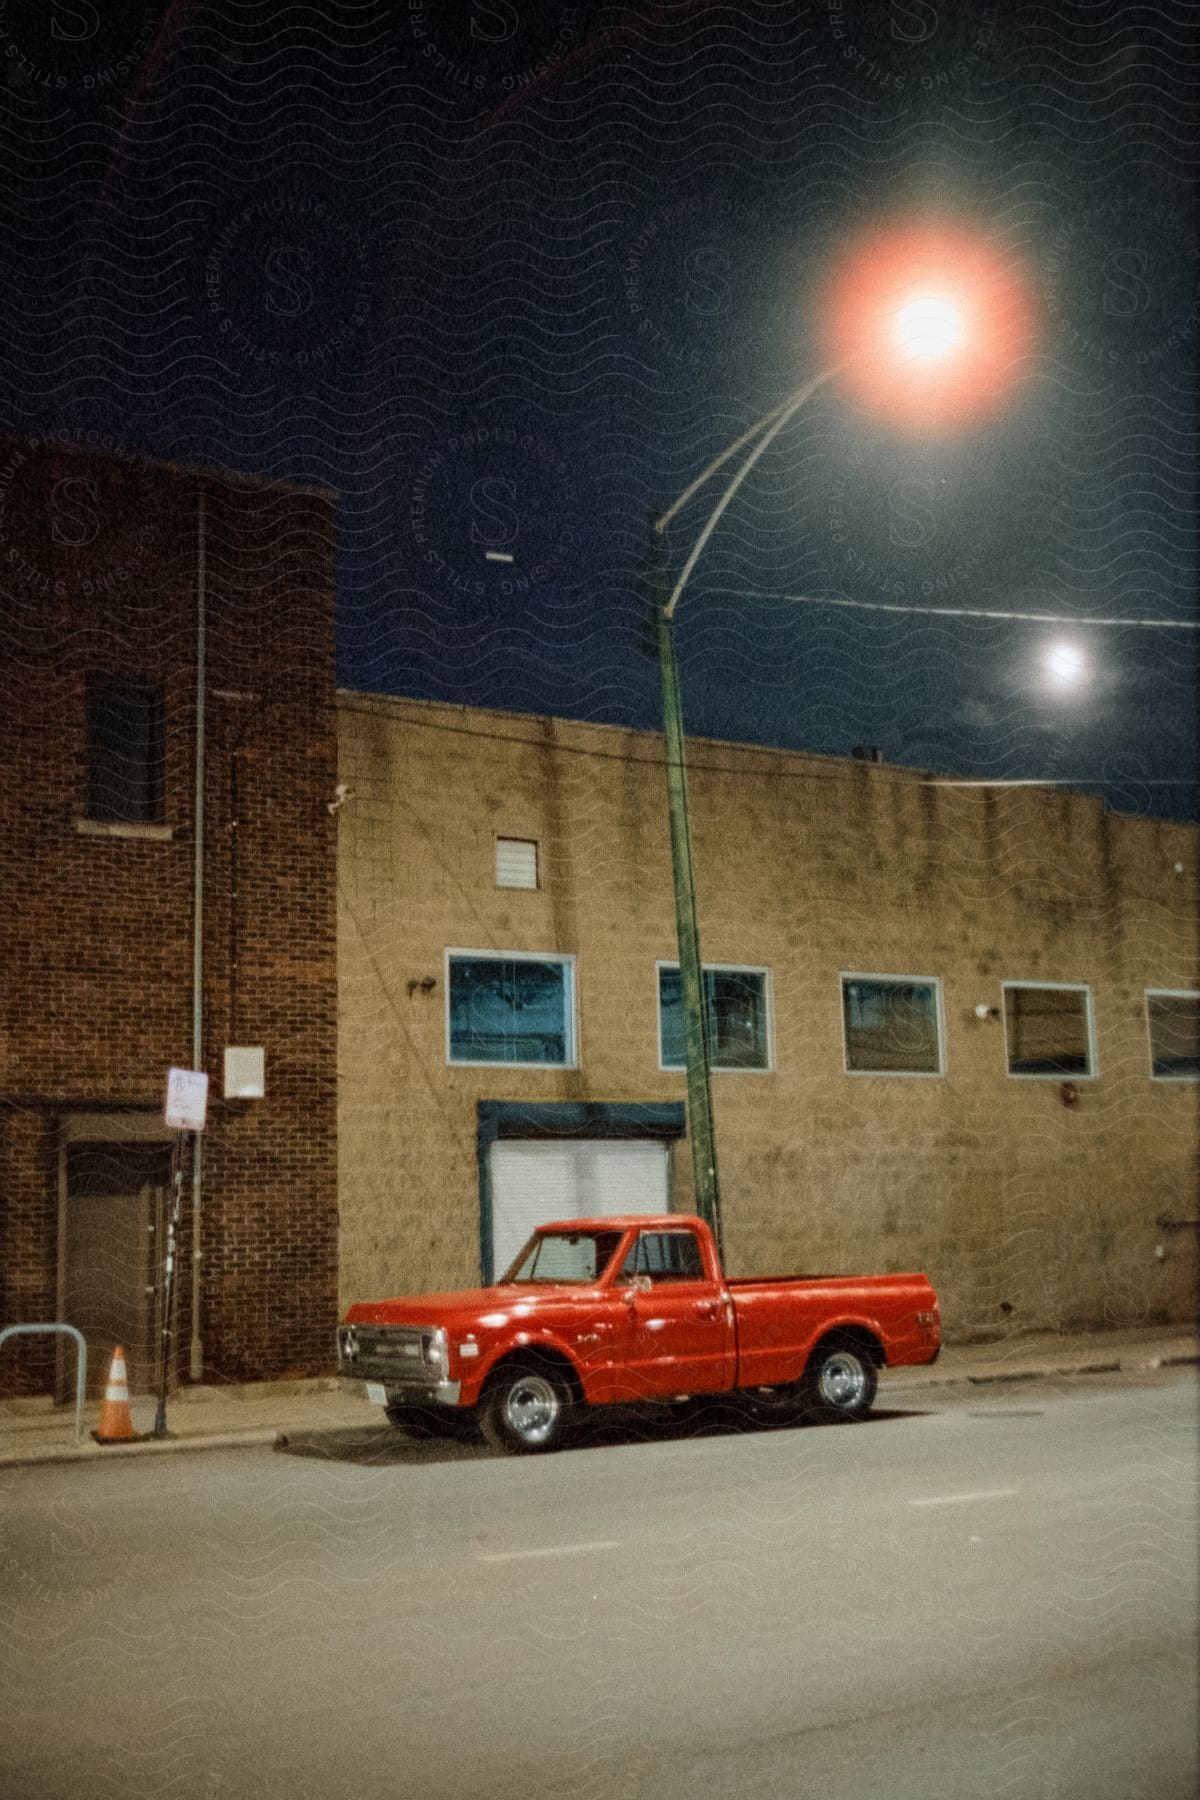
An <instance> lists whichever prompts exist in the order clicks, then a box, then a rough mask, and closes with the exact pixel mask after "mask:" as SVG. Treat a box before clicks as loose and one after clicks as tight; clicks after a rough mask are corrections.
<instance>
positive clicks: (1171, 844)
mask: <svg viewBox="0 0 1200 1800" xmlns="http://www.w3.org/2000/svg"><path fill="white" fill-rule="evenodd" d="M689 757H690V785H691V805H692V825H693V836H694V843H695V863H696V880H697V890H698V906H699V918H700V934H701V947H702V953H703V960H704V964H705V968H706V971H708V973H706V983H707V984H708V992H709V1000H710V1007H711V1011H712V1018H713V1022H714V1031H715V1036H716V1047H715V1060H716V1063H717V1068H716V1072H715V1073H714V1077H713V1090H714V1108H715V1116H716V1129H717V1142H718V1151H719V1160H720V1174H721V1186H722V1196H723V1211H724V1223H725V1238H726V1251H727V1260H728V1262H729V1265H730V1268H731V1271H732V1272H734V1273H738V1274H751V1273H755V1272H761V1273H783V1272H803V1271H812V1272H816V1271H844V1272H852V1271H855V1270H896V1269H907V1268H913V1267H919V1268H924V1269H926V1270H927V1271H928V1272H929V1274H930V1276H931V1277H932V1278H933V1280H934V1282H935V1283H936V1284H937V1286H938V1288H939V1290H940V1292H941V1296H942V1305H943V1313H944V1317H945V1322H946V1328H947V1333H948V1335H950V1336H952V1337H958V1338H960V1339H961V1338H965V1337H970V1336H981V1335H989V1336H990V1335H995V1334H1001V1335H1003V1334H1006V1333H1009V1332H1017V1331H1020V1330H1023V1329H1033V1328H1046V1327H1063V1328H1066V1327H1068V1326H1079V1325H1084V1326H1096V1327H1101V1326H1104V1325H1118V1324H1119V1325H1133V1324H1140V1323H1146V1324H1150V1323H1155V1322H1160V1321H1166V1320H1180V1319H1183V1318H1186V1317H1188V1316H1190V1314H1191V1311H1192V1306H1193V1300H1194V1292H1195V1274H1196V1242H1195V1240H1196V1230H1195V1217H1196V1211H1197V1195H1196V1180H1197V1130H1196V1126H1197V1108H1196V1101H1197V1095H1198V1093H1200V1088H1198V1086H1197V1079H1196V1077H1197V1073H1198V1069H1200V1055H1198V1050H1200V1046H1198V1042H1197V1036H1198V1010H1197V1009H1198V1007H1200V969H1198V967H1197V931H1196V896H1197V888H1196V873H1197V834H1196V831H1195V828H1194V827H1191V826H1188V825H1184V824H1179V823H1172V822H1165V821H1159V820H1151V819H1141V818H1131V817H1125V816H1120V815H1113V814H1109V813H1107V812H1106V811H1105V810H1104V809H1103V807H1102V805H1101V804H1100V803H1099V802H1098V801H1095V800H1092V799H1090V798H1087V797H1084V796H1082V795H1079V794H1074V793H1068V792H1063V791H1057V790H1052V789H1040V788H1032V789H1031V788H1008V789H1006V788H986V787H984V788H978V787H965V786H955V785H952V784H950V783H948V782H945V781H940V780H938V779H936V778H934V777H931V776H928V775H926V774H924V773H921V772H918V771H913V770H906V769H900V768H895V767H891V766H888V765H886V764H880V763H877V762H873V761H870V760H855V759H846V760H841V759H835V758H828V757H816V756H806V755H800V754H796V753H793V752H783V751H775V750H766V749H758V748H751V747H746V746H740V745H734V744H723V743H713V742H706V741H700V740H693V742H692V743H691V745H690V749H689ZM339 781H340V782H341V784H342V786H343V789H344V799H343V802H342V804H341V806H340V807H339V810H338V823H339V853H338V854H339V926H338V933H339V935H338V955H339V996H340V1000H339V1014H340V1028H339V1071H340V1097H339V1123H338V1155H339V1206H340V1213H341V1237H340V1267H341V1274H340V1287H341V1298H342V1302H343V1304H345V1303H347V1302H349V1301H350V1300H351V1299H353V1298H362V1297H365V1296H369V1295H373V1294H380V1293H383V1292H396V1291H404V1290H408V1291H415V1290H418V1289H424V1288H430V1287H433V1288H442V1287H452V1286H456V1285H464V1284H473V1283H475V1282H477V1281H479V1280H480V1279H481V1277H482V1278H484V1279H487V1278H488V1277H490V1276H491V1275H492V1274H493V1273H495V1272H498V1271H499V1270H500V1269H501V1268H502V1267H503V1266H504V1264H505V1263H506V1262H507V1260H508V1256H509V1254H510V1253H511V1251H512V1250H513V1249H514V1248H515V1247H516V1245H517V1244H518V1243H519V1242H520V1241H521V1239H522V1238H523V1236H524V1234H525V1230H526V1229H527V1227H528V1226H529V1225H530V1224H531V1223H532V1222H534V1221H535V1220H536V1219H537V1218H539V1217H559V1216H567V1215H570V1214H572V1213H578V1214H583V1213H587V1212H605V1211H621V1210H636V1209H641V1208H644V1209H646V1210H658V1209H659V1208H660V1207H662V1206H664V1205H670V1206H672V1207H675V1208H677V1209H679V1210H686V1209H687V1208H688V1207H689V1205H690V1196H691V1168H690V1159H689V1156H688V1150H687V1144H686V1139H685V1136H684V1108H683V1101H684V1095H685V1079H684V1073H683V1069H682V1067H681V1066H680V1065H681V1062H682V1037H681V1024H680V1019H679V1006H678V983H677V972H676V970H675V958H676V946H675V927H674V912H673V901H672V892H673V890H672V880H671V866H670V851H669V840H668V832H667V813H666V792H665V776H664V769H663V753H662V744H661V740H660V739H659V738H658V737H657V736H656V735H655V734H653V733H642V732H634V731H626V730H621V729H616V728H613V727H607V726H592V725H585V724H578V723H570V722H565V721H562V720H556V719H547V718H538V717H531V716H524V715H518V714H511V713H498V712H485V711H480V710H474V709H469V708H460V707H447V706H436V705H430V704H426V703H422V702H415V701H409V700H393V699H386V698H380V697H376V696H367V695H360V694H352V693H344V694H342V695H341V696H340V700H339ZM1186 1221H1191V1223H1190V1224H1189V1223H1187V1222H1186Z"/></svg>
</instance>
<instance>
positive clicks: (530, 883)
mask: <svg viewBox="0 0 1200 1800" xmlns="http://www.w3.org/2000/svg"><path fill="white" fill-rule="evenodd" d="M537 884H538V847H537V840H536V838H500V837H498V838H497V839H496V886H497V887H507V888H535V887H536V886H537Z"/></svg>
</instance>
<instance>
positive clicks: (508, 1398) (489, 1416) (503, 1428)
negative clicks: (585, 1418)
mask: <svg viewBox="0 0 1200 1800" xmlns="http://www.w3.org/2000/svg"><path fill="white" fill-rule="evenodd" d="M573 1406H574V1401H573V1397H572V1394H571V1390H570V1388H569V1387H568V1385H567V1383H566V1381H565V1380H564V1379H563V1378H562V1376H561V1375H560V1374H559V1373H558V1370H557V1369H553V1368H550V1367H549V1366H548V1365H546V1364H544V1363H524V1364H520V1365H518V1366H516V1367H513V1368H507V1369H506V1368H501V1369H499V1370H498V1371H497V1372H496V1374H495V1375H494V1376H493V1378H492V1380H491V1383H490V1384H489V1386H488V1389H487V1392H486V1393H485V1394H484V1397H483V1404H482V1405H481V1407H480V1409H479V1429H480V1431H482V1433H483V1435H484V1437H485V1439H486V1440H487V1442H488V1443H489V1444H490V1445H491V1446H492V1448H493V1449H494V1450H507V1451H510V1452H512V1453H513V1454H515V1455H518V1456H527V1455H529V1454H531V1453H532V1452H533V1451H536V1450H557V1449H559V1448H560V1446H561V1444H562V1441H563V1439H564V1437H565V1436H566V1434H567V1428H568V1426H569V1424H570V1421H571V1413H572V1410H573Z"/></svg>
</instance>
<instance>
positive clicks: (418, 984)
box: [407, 975, 437, 1000]
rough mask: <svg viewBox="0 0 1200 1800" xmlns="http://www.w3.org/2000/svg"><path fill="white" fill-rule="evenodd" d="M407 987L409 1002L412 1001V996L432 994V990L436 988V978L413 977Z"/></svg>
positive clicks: (433, 976) (430, 976)
mask: <svg viewBox="0 0 1200 1800" xmlns="http://www.w3.org/2000/svg"><path fill="white" fill-rule="evenodd" d="M407 986H408V997H409V999H410V1000H411V999H412V997H413V995H414V994H417V993H421V994H432V992H433V990H434V988H435V987H436V986H437V976H436V975H426V976H424V977H421V978H418V977H417V976H414V977H413V979H412V980H411V981H410V982H409V983H408V984H407Z"/></svg>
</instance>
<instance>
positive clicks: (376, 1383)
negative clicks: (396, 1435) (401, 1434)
mask: <svg viewBox="0 0 1200 1800" xmlns="http://www.w3.org/2000/svg"><path fill="white" fill-rule="evenodd" d="M338 1386H339V1387H340V1388H341V1391H342V1392H343V1394H350V1395H353V1397H354V1398H355V1399H356V1400H370V1399H372V1398H373V1396H372V1395H371V1393H370V1392H369V1389H371V1388H373V1387H378V1388H382V1389H383V1392H384V1396H385V1398H384V1400H383V1402H382V1403H381V1402H380V1401H379V1400H376V1402H375V1404H376V1405H380V1404H384V1405H387V1406H457V1405H458V1395H459V1389H460V1386H461V1383H460V1382H457V1381H427V1382H421V1381H406V1382H403V1383H399V1382H395V1381H393V1380H391V1379H390V1377H382V1376H381V1377H378V1378H376V1377H375V1376H373V1375H372V1376H362V1377H361V1378H360V1377H359V1376H357V1375H343V1376H342V1378H341V1380H340V1381H339V1383H338Z"/></svg>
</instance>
